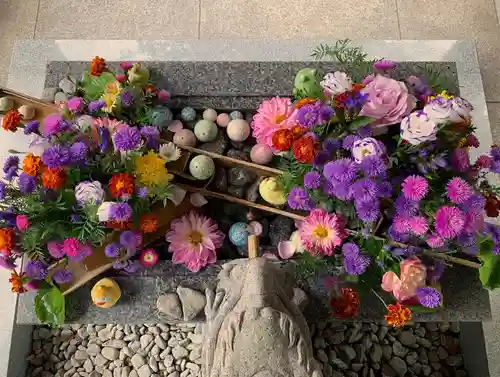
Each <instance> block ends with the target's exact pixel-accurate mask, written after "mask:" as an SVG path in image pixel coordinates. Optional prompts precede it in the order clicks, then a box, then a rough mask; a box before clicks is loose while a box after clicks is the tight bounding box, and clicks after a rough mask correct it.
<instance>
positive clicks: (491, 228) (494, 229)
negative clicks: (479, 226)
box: [484, 223, 500, 244]
mask: <svg viewBox="0 0 500 377" xmlns="http://www.w3.org/2000/svg"><path fill="white" fill-rule="evenodd" d="M484 231H485V233H486V234H489V235H490V236H491V238H492V239H493V242H494V243H495V244H500V227H498V225H495V224H491V223H486V224H485V225H484Z"/></svg>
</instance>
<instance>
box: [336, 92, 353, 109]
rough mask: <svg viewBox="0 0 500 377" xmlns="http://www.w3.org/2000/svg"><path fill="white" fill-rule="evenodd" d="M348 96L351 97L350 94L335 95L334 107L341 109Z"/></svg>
mask: <svg viewBox="0 0 500 377" xmlns="http://www.w3.org/2000/svg"><path fill="white" fill-rule="evenodd" d="M350 95H351V93H350V92H344V93H339V94H336V95H335V97H333V101H334V107H338V108H343V107H344V106H345V105H344V104H345V102H346V101H347V100H348V99H349V97H350Z"/></svg>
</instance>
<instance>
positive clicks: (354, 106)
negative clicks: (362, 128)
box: [343, 92, 368, 136]
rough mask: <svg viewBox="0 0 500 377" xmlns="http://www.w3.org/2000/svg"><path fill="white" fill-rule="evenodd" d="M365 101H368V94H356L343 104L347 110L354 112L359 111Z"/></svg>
mask: <svg viewBox="0 0 500 377" xmlns="http://www.w3.org/2000/svg"><path fill="white" fill-rule="evenodd" d="M367 101H368V93H366V94H362V93H360V92H357V93H355V94H353V95H351V96H349V97H347V98H346V100H345V101H344V102H343V103H344V105H345V107H347V109H348V110H351V111H356V110H361V108H362V107H363V106H364V104H365V103H366V102H367ZM360 136H361V135H360Z"/></svg>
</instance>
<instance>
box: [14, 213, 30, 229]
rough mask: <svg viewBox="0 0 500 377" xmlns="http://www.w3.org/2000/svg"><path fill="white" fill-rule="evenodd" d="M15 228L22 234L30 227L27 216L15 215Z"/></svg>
mask: <svg viewBox="0 0 500 377" xmlns="http://www.w3.org/2000/svg"><path fill="white" fill-rule="evenodd" d="M16 226H17V229H19V231H20V232H24V231H25V230H26V229H28V227H29V226H30V221H29V219H28V216H26V215H17V216H16Z"/></svg>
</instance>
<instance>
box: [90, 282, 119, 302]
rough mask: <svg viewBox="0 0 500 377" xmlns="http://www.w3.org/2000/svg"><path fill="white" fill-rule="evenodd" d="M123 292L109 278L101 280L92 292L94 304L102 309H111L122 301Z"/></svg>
mask: <svg viewBox="0 0 500 377" xmlns="http://www.w3.org/2000/svg"><path fill="white" fill-rule="evenodd" d="M121 295H122V292H121V290H120V287H119V286H118V284H117V283H116V282H115V281H114V280H112V279H108V278H104V279H101V280H99V281H98V282H97V283H96V284H95V285H94V286H93V287H92V290H91V291H90V296H91V297H92V301H93V302H94V304H95V305H96V306H98V307H100V308H111V307H113V306H114V305H115V304H116V303H117V302H118V300H119V299H120V297H121Z"/></svg>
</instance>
